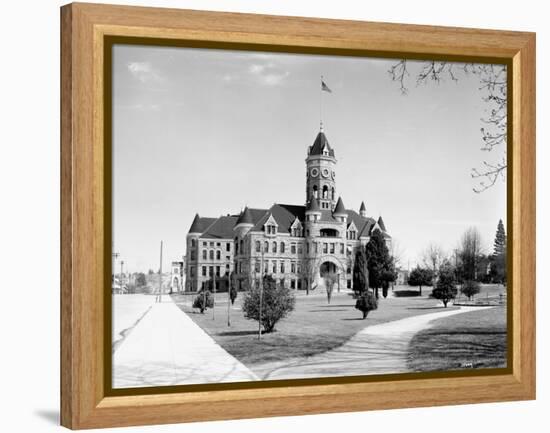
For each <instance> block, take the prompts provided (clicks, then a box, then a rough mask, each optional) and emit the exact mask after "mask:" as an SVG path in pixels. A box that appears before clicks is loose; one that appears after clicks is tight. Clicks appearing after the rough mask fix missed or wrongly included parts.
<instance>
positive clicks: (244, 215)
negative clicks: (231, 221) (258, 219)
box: [237, 206, 254, 225]
mask: <svg viewBox="0 0 550 433" xmlns="http://www.w3.org/2000/svg"><path fill="white" fill-rule="evenodd" d="M239 224H254V218H253V217H252V213H251V212H250V210H249V209H248V206H247V207H245V208H244V210H243V211H242V212H241V215H240V216H239V219H238V220H237V225H239Z"/></svg>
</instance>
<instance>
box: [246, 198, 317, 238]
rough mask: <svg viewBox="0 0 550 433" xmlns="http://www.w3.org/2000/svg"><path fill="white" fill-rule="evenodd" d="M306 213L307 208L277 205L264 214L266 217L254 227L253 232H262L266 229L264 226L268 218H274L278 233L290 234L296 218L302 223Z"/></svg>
mask: <svg viewBox="0 0 550 433" xmlns="http://www.w3.org/2000/svg"><path fill="white" fill-rule="evenodd" d="M305 212H306V207H305V206H294V205H290V204H279V203H275V204H274V205H273V206H271V208H269V209H268V210H266V211H265V212H264V215H263V216H262V217H261V218H260V219H259V220H258V221H257V222H256V224H255V225H254V227H252V231H262V230H263V229H264V224H265V223H266V221H267V220H268V218H269V217H270V216H272V217H273V219H275V221H277V224H278V228H277V231H278V232H279V233H290V227H291V226H292V223H294V220H296V218H298V219H299V220H300V221H304V217H305Z"/></svg>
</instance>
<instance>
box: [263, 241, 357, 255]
mask: <svg viewBox="0 0 550 433" xmlns="http://www.w3.org/2000/svg"><path fill="white" fill-rule="evenodd" d="M278 245H280V247H279V251H280V252H281V254H283V253H284V252H285V248H286V247H285V245H286V244H285V243H284V242H281V243H280V244H278V243H277V242H271V252H272V253H277V248H278ZM269 247H270V242H268V241H265V242H264V248H263V252H264V253H269V252H270V248H269ZM345 248H346V245H345V244H344V243H341V242H340V243H336V242H322V243H321V242H311V243H310V242H306V254H309V253H310V250H311V251H313V253H314V254H317V253H318V252H319V250H321V251H322V252H323V254H329V253H330V254H336V251H337V250H339V252H340V254H344V252H345ZM256 252H257V253H261V252H262V243H261V241H256ZM290 253H291V254H296V253H298V255H301V254H302V253H303V248H302V245H301V244H296V243H292V244H290ZM348 254H349V252H348Z"/></svg>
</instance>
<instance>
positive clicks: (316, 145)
mask: <svg viewBox="0 0 550 433" xmlns="http://www.w3.org/2000/svg"><path fill="white" fill-rule="evenodd" d="M325 145H326V146H327V149H328V154H329V155H330V156H332V157H334V150H333V149H332V148H331V147H330V145H329V143H328V140H327V137H326V136H325V133H324V132H323V131H319V134H317V137H316V138H315V141H314V142H313V144H312V145H311V146H310V147H309V153H308V155H322V154H323V149H324V147H325Z"/></svg>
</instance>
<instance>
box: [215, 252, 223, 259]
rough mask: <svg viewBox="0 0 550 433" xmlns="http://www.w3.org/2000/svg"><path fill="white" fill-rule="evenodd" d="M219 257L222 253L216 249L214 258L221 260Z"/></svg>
mask: <svg viewBox="0 0 550 433" xmlns="http://www.w3.org/2000/svg"><path fill="white" fill-rule="evenodd" d="M221 258H222V255H221V252H220V250H218V251H216V260H221Z"/></svg>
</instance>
